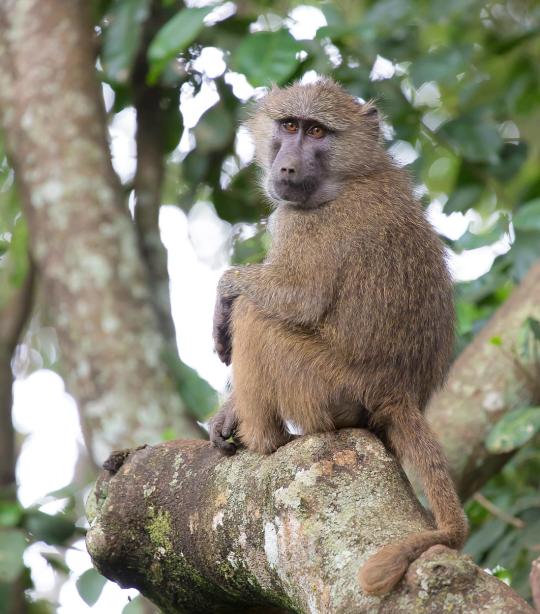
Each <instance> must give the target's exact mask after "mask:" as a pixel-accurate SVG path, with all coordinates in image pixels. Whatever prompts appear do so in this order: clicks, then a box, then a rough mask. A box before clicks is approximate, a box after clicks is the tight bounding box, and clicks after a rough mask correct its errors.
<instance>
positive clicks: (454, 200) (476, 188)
mask: <svg viewBox="0 0 540 614" xmlns="http://www.w3.org/2000/svg"><path fill="white" fill-rule="evenodd" d="M483 191H484V187H483V186H481V185H480V184H471V185H466V186H463V187H458V188H457V189H455V190H454V191H453V192H452V193H451V194H450V196H449V198H448V200H447V201H446V204H445V205H444V212H445V213H446V214H449V213H454V212H456V211H459V212H463V211H467V209H470V208H471V207H474V205H475V204H476V203H477V202H478V201H479V200H480V197H481V196H482V192H483Z"/></svg>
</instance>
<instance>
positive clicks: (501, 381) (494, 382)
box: [427, 262, 540, 499]
mask: <svg viewBox="0 0 540 614" xmlns="http://www.w3.org/2000/svg"><path fill="white" fill-rule="evenodd" d="M528 317H534V318H536V319H538V320H540V262H538V263H536V264H535V265H534V266H533V267H532V268H531V270H530V271H529V273H528V274H527V275H526V277H525V278H524V279H523V281H522V282H521V284H520V285H519V286H518V287H517V288H516V289H515V290H514V291H513V293H512V295H511V296H510V297H509V298H508V300H507V301H506V302H505V303H504V305H503V306H502V307H500V308H499V309H498V310H497V312H496V313H495V315H494V316H493V317H492V318H491V320H490V321H489V322H488V323H487V324H486V325H485V326H484V328H483V329H482V330H481V331H480V332H479V333H478V335H477V336H476V337H475V339H474V341H473V342H472V343H471V344H470V345H469V346H468V347H467V348H465V350H464V351H463V352H462V353H461V355H460V356H459V357H458V358H457V360H456V362H455V363H454V364H453V366H452V369H451V370H450V374H449V376H448V382H447V385H446V386H445V388H444V389H443V390H442V391H441V392H440V393H439V394H438V395H436V396H435V397H434V398H433V400H432V401H431V403H430V405H429V407H428V410H427V418H428V420H429V422H430V424H431V427H432V428H433V430H434V431H435V433H436V434H437V435H438V437H439V439H440V440H441V442H442V444H443V446H444V449H445V452H446V454H447V456H448V458H449V461H450V466H451V468H452V473H453V476H454V479H455V481H456V484H457V487H458V490H459V493H460V495H461V497H462V498H463V499H466V498H468V497H469V496H470V495H471V494H472V493H473V492H475V490H477V489H478V488H480V487H481V486H482V485H483V484H484V483H485V482H486V481H487V480H488V479H489V478H490V477H491V476H493V475H494V474H495V473H496V472H497V471H498V470H499V469H500V467H502V465H503V464H504V463H505V462H506V461H507V460H508V458H509V455H508V454H502V455H493V454H490V453H489V452H488V451H487V450H486V448H485V446H484V441H485V438H486V436H487V434H488V433H489V431H490V429H491V428H492V427H493V425H494V424H495V423H496V422H497V421H498V420H499V419H500V418H501V416H502V415H503V414H505V413H506V412H508V411H511V410H513V409H517V408H519V407H525V406H529V405H536V404H538V403H540V398H539V390H538V381H539V377H538V376H539V375H540V371H539V368H540V366H539V365H535V364H526V363H524V362H523V359H521V360H522V362H521V364H518V363H517V362H516V356H517V354H516V347H517V344H518V339H519V332H520V329H521V327H522V326H523V324H524V322H525V320H526V319H527V318H528ZM494 337H498V338H499V339H500V344H494V343H491V340H492V339H493V338H494ZM534 381H536V385H535V384H534Z"/></svg>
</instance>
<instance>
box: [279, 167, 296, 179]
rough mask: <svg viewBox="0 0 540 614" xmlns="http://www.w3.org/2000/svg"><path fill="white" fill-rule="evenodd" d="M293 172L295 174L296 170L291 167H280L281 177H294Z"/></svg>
mask: <svg viewBox="0 0 540 614" xmlns="http://www.w3.org/2000/svg"><path fill="white" fill-rule="evenodd" d="M295 172H296V169H295V168H294V166H292V165H288V166H282V167H281V175H282V176H287V177H290V176H291V175H294V174H295Z"/></svg>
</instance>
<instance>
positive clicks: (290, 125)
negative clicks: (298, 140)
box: [281, 119, 298, 132]
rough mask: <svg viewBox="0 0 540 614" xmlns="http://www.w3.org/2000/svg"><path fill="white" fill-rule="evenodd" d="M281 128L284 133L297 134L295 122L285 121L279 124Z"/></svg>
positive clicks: (296, 123)
mask: <svg viewBox="0 0 540 614" xmlns="http://www.w3.org/2000/svg"><path fill="white" fill-rule="evenodd" d="M281 127H282V128H283V130H285V131H286V132H298V122H295V121H294V120H293V119H287V120H286V121H284V122H281Z"/></svg>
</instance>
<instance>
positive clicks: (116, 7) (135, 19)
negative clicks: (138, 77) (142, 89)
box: [101, 0, 151, 83]
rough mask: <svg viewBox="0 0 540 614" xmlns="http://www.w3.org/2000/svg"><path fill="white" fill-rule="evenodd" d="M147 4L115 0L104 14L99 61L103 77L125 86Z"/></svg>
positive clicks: (137, 46) (136, 0)
mask: <svg viewBox="0 0 540 614" xmlns="http://www.w3.org/2000/svg"><path fill="white" fill-rule="evenodd" d="M150 2H151V0H116V1H115V2H114V4H113V6H112V9H111V10H110V11H109V13H108V14H107V18H108V21H109V25H108V27H107V28H106V29H105V32H104V34H103V50H102V53H101V59H102V63H103V68H104V70H105V73H106V75H107V77H108V78H109V79H110V80H112V81H116V82H118V83H126V82H127V80H128V79H129V76H130V73H131V67H132V66H133V62H134V61H135V56H136V55H137V51H138V50H139V46H140V43H141V35H142V24H143V23H144V21H145V20H146V18H147V17H148V13H149V10H150Z"/></svg>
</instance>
